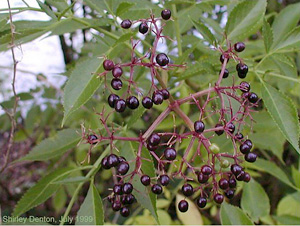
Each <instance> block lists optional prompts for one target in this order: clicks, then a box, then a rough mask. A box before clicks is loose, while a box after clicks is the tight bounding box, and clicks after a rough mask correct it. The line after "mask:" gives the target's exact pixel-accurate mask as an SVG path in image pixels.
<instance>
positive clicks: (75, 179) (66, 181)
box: [53, 176, 90, 184]
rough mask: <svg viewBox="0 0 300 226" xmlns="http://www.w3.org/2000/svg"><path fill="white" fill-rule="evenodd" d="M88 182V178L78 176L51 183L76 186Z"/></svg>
mask: <svg viewBox="0 0 300 226" xmlns="http://www.w3.org/2000/svg"><path fill="white" fill-rule="evenodd" d="M88 180H90V179H89V178H86V177H82V176H78V177H71V178H66V179H63V180H58V181H55V182H53V184H77V183H81V182H86V181H88Z"/></svg>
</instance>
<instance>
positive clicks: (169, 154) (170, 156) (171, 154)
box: [164, 148, 177, 161]
mask: <svg viewBox="0 0 300 226" xmlns="http://www.w3.org/2000/svg"><path fill="white" fill-rule="evenodd" d="M176 155H177V152H176V150H175V149H174V148H166V149H165V151H164V156H165V158H166V159H167V160H169V161H173V160H174V159H176Z"/></svg>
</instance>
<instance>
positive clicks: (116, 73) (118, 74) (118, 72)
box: [112, 67, 123, 78]
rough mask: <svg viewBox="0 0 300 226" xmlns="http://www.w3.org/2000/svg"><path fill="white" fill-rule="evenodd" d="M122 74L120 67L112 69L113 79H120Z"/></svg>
mask: <svg viewBox="0 0 300 226" xmlns="http://www.w3.org/2000/svg"><path fill="white" fill-rule="evenodd" d="M122 74H123V69H122V68H121V67H114V69H113V70H112V75H113V76H114V77H115V78H120V77H121V76H122Z"/></svg>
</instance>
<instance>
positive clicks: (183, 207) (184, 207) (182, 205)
mask: <svg viewBox="0 0 300 226" xmlns="http://www.w3.org/2000/svg"><path fill="white" fill-rule="evenodd" d="M178 209H179V211H180V212H183V213H184V212H186V211H188V209H189V203H188V202H187V201H186V200H181V201H180V202H179V203H178Z"/></svg>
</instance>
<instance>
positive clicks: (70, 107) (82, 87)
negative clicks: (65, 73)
mask: <svg viewBox="0 0 300 226" xmlns="http://www.w3.org/2000/svg"><path fill="white" fill-rule="evenodd" d="M100 65H101V66H102V60H101V61H100V60H99V59H98V58H93V59H88V60H86V61H83V62H81V63H78V64H77V65H76V66H75V69H74V71H73V72H72V74H71V76H70V78H69V80H68V82H67V84H66V87H65V89H64V109H65V112H64V118H63V122H62V124H64V123H65V121H66V120H67V118H68V117H69V116H70V115H71V113H72V112H74V111H76V110H77V109H78V108H79V107H81V106H82V105H83V104H85V103H86V102H87V101H88V100H89V99H90V98H91V96H92V95H93V94H94V92H95V91H96V90H97V89H98V88H99V86H100V85H101V82H102V79H99V78H97V76H98V75H97V74H96V73H97V71H98V70H99V68H100V67H101V66H100Z"/></svg>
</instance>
